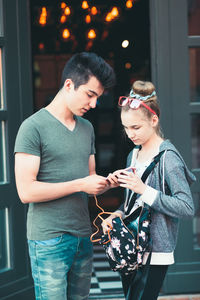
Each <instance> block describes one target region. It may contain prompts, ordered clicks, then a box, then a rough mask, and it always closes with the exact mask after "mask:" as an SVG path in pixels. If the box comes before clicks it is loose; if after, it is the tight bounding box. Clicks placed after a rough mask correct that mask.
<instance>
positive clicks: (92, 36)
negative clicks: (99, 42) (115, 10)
mask: <svg viewBox="0 0 200 300" xmlns="http://www.w3.org/2000/svg"><path fill="white" fill-rule="evenodd" d="M96 36H97V35H96V32H95V30H94V29H90V30H89V31H88V34H87V37H88V39H91V40H93V39H95V38H96Z"/></svg>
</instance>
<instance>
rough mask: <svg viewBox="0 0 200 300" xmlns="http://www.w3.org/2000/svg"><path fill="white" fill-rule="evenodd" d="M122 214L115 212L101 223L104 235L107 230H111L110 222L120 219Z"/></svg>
mask: <svg viewBox="0 0 200 300" xmlns="http://www.w3.org/2000/svg"><path fill="white" fill-rule="evenodd" d="M122 215H123V212H120V211H118V212H115V213H113V214H112V215H110V216H109V217H108V218H106V219H105V220H104V221H103V222H102V223H101V226H102V229H103V233H104V234H106V233H107V231H108V230H111V229H112V227H113V225H112V220H113V219H114V218H116V217H122Z"/></svg>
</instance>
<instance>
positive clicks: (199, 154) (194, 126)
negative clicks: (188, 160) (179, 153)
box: [191, 114, 200, 169]
mask: <svg viewBox="0 0 200 300" xmlns="http://www.w3.org/2000/svg"><path fill="white" fill-rule="evenodd" d="M191 130H192V132H191V137H192V168H194V169H198V168H200V114H192V116H191Z"/></svg>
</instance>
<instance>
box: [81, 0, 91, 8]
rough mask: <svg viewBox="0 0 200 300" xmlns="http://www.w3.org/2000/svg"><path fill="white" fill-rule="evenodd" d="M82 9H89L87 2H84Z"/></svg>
mask: <svg viewBox="0 0 200 300" xmlns="http://www.w3.org/2000/svg"><path fill="white" fill-rule="evenodd" d="M82 8H83V9H87V8H89V5H88V3H87V1H83V2H82Z"/></svg>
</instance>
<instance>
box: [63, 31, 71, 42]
mask: <svg viewBox="0 0 200 300" xmlns="http://www.w3.org/2000/svg"><path fill="white" fill-rule="evenodd" d="M70 35H71V34H70V31H69V29H68V28H64V29H63V31H62V38H63V39H64V40H67V39H68V38H69V37H70Z"/></svg>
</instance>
